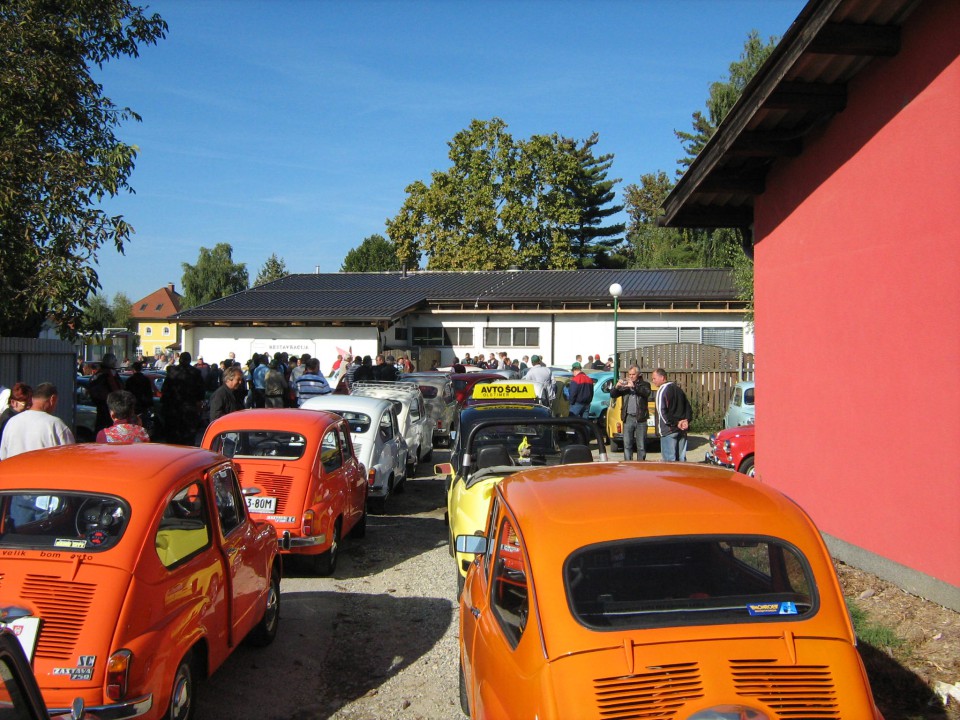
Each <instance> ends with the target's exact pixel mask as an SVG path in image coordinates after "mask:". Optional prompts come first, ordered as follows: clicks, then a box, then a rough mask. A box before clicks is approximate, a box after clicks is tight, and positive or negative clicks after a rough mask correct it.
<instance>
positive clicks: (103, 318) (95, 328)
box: [80, 294, 116, 335]
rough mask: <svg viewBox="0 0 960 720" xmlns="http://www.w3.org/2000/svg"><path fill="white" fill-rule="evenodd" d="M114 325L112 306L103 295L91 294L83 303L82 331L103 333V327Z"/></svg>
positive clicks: (96, 333)
mask: <svg viewBox="0 0 960 720" xmlns="http://www.w3.org/2000/svg"><path fill="white" fill-rule="evenodd" d="M108 327H116V325H114V317H113V308H111V307H110V303H109V302H107V299H106V298H104V297H103V295H97V294H92V295H91V296H90V297H89V298H88V299H87V302H86V303H85V305H84V308H83V314H82V315H81V323H80V329H81V330H82V331H83V332H87V333H93V334H95V335H103V329H104V328H108Z"/></svg>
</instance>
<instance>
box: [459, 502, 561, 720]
mask: <svg viewBox="0 0 960 720" xmlns="http://www.w3.org/2000/svg"><path fill="white" fill-rule="evenodd" d="M500 507H501V508H502V507H503V506H502V505H501V506H500ZM498 515H499V518H498V520H497V523H498V525H497V527H496V542H495V543H493V544H492V546H490V547H488V552H487V554H486V555H485V556H484V558H483V560H482V561H481V563H482V569H483V570H484V574H483V582H482V583H474V585H476V586H477V587H475V588H473V587H471V594H470V597H469V598H467V600H468V606H467V611H468V614H469V616H471V617H473V618H474V619H475V627H474V628H473V642H472V648H471V649H470V650H469V651H468V653H467V654H468V657H469V671H468V672H469V673H470V675H471V677H472V681H471V685H472V689H473V695H472V697H471V703H472V704H471V708H472V709H473V710H474V715H475V716H476V717H537V716H538V715H539V710H538V708H537V698H538V697H539V691H538V687H537V685H536V683H537V682H538V680H539V674H538V673H537V672H536V669H537V666H538V665H542V663H543V658H542V653H541V652H540V647H539V642H538V632H537V628H536V627H534V626H535V624H536V623H535V616H536V613H534V612H533V608H532V607H531V605H532V601H533V600H532V593H531V583H530V578H529V574H528V572H527V568H528V567H529V562H528V560H527V556H526V552H525V549H524V548H523V545H522V542H521V540H520V537H519V535H518V533H517V530H516V525H515V521H514V519H513V518H512V517H510V516H509V515H508V514H507V513H506V512H498ZM489 532H490V530H489V529H488V533H489ZM487 537H488V538H489V537H491V535H488V536H487ZM480 569H481V568H480V567H478V568H477V570H480ZM481 593H482V595H481ZM467 631H468V628H466V627H465V628H464V630H463V632H467ZM465 644H466V643H465Z"/></svg>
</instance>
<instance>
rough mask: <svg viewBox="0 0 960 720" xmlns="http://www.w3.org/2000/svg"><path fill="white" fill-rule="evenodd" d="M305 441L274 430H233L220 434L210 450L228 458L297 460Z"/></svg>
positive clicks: (301, 437) (304, 446)
mask: <svg viewBox="0 0 960 720" xmlns="http://www.w3.org/2000/svg"><path fill="white" fill-rule="evenodd" d="M306 447H307V441H306V439H305V438H304V437H303V435H300V434H298V433H291V432H286V431H284V432H280V431H276V430H234V431H231V432H224V433H220V434H219V435H217V436H216V437H214V438H213V440H212V441H211V443H210V449H211V450H213V451H214V452H218V453H221V454H222V455H225V456H226V457H228V458H233V457H236V458H245V457H247V458H248V457H276V458H283V459H284V460H299V459H300V458H302V457H303V453H304V451H305V450H306Z"/></svg>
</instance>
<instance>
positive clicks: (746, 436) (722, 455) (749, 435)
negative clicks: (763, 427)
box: [706, 425, 757, 477]
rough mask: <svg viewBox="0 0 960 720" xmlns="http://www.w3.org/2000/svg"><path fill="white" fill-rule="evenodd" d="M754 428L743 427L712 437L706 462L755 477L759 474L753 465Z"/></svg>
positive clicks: (751, 426) (722, 431)
mask: <svg viewBox="0 0 960 720" xmlns="http://www.w3.org/2000/svg"><path fill="white" fill-rule="evenodd" d="M754 427H756V426H755V425H741V426H740V427H732V428H727V429H726V430H721V431H720V432H718V433H717V434H715V435H711V436H710V452H708V453H707V456H706V462H708V463H712V464H714V465H720V466H722V467H725V468H730V469H732V470H736V471H737V472H740V473H743V474H744V475H749V476H750V477H754V476H755V475H756V474H757V471H756V468H755V467H754V465H753V453H754V450H753V448H754V442H755V441H754V432H753V431H754Z"/></svg>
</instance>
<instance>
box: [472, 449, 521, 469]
mask: <svg viewBox="0 0 960 720" xmlns="http://www.w3.org/2000/svg"><path fill="white" fill-rule="evenodd" d="M499 465H513V459H512V458H511V457H510V453H509V452H507V448H505V447H504V446H503V445H488V446H487V447H484V448H480V452H479V453H477V470H483V469H484V468H490V467H497V466H499Z"/></svg>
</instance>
